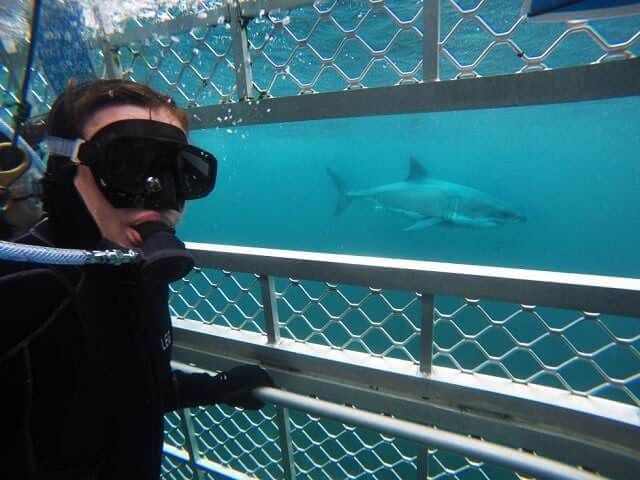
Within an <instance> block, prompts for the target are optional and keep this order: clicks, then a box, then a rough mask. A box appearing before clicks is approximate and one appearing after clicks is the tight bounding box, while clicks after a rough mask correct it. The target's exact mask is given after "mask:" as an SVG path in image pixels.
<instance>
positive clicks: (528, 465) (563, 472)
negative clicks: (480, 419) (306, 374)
mask: <svg viewBox="0 0 640 480" xmlns="http://www.w3.org/2000/svg"><path fill="white" fill-rule="evenodd" d="M253 394H254V395H255V396H256V397H257V398H258V399H260V400H262V401H263V402H265V403H272V404H275V405H279V406H282V407H286V408H291V409H295V410H300V411H303V412H307V413H310V414H313V415H317V416H319V417H321V418H330V419H333V420H337V421H339V422H342V423H346V424H348V425H355V426H358V427H362V428H365V429H368V430H373V431H376V432H379V433H382V434H385V435H389V436H392V437H396V438H403V439H405V440H409V441H411V442H415V443H418V444H420V445H427V446H429V447H431V448H434V447H435V448H442V449H444V450H447V451H449V452H453V453H458V454H460V455H464V456H465V457H471V458H478V459H480V460H482V461H486V462H490V463H492V464H496V465H501V466H504V467H507V468H511V469H513V470H515V471H516V472H518V473H524V474H529V475H533V476H534V477H536V478H549V479H558V480H560V479H564V480H595V479H598V478H602V477H599V476H597V475H594V474H592V473H588V472H585V471H583V470H579V469H577V468H575V467H571V466H568V465H565V464H563V463H560V462H556V461H553V460H549V459H546V458H541V457H538V456H535V455H533V454H530V453H526V452H522V451H519V450H516V449H513V448H508V447H504V446H502V445H497V444H493V443H490V442H487V441H483V440H478V439H475V438H470V437H467V436H465V435H460V434H456V433H451V432H446V431H443V430H439V429H436V428H433V427H427V426H424V425H418V424H416V423H412V422H407V421H404V420H399V419H397V418H390V417H385V416H383V415H379V414H375V413H371V412H366V411H363V410H360V409H356V408H351V407H345V406H342V405H336V404H334V403H331V402H327V401H324V400H318V399H314V398H309V397H306V396H304V395H298V394H295V393H291V392H286V391H284V390H279V389H277V388H272V387H261V388H257V389H256V390H254V392H253Z"/></svg>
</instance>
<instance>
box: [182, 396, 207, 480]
mask: <svg viewBox="0 0 640 480" xmlns="http://www.w3.org/2000/svg"><path fill="white" fill-rule="evenodd" d="M180 419H181V420H182V428H183V429H184V432H185V437H186V439H185V443H186V445H185V447H186V449H187V452H188V453H189V466H190V467H191V470H193V474H194V475H195V478H196V479H197V480H204V479H205V476H204V474H203V472H202V470H200V469H199V468H198V462H199V460H200V452H199V451H198V440H197V439H196V434H195V433H194V431H193V422H192V421H191V410H190V409H189V408H185V409H182V410H180Z"/></svg>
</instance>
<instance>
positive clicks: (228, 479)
mask: <svg viewBox="0 0 640 480" xmlns="http://www.w3.org/2000/svg"><path fill="white" fill-rule="evenodd" d="M163 451H164V453H165V455H169V456H170V457H173V458H175V459H177V460H180V461H182V462H189V461H190V458H189V452H187V451H185V450H180V449H179V448H176V447H174V446H173V445H168V444H166V443H165V444H164V446H163ZM193 464H194V465H195V466H196V467H197V468H199V469H201V470H204V471H205V472H207V474H208V475H209V478H212V479H214V480H256V479H255V478H254V477H250V476H248V475H245V474H243V473H242V472H238V471H236V470H232V469H231V468H227V467H224V466H222V465H218V464H217V463H214V462H211V461H209V460H206V459H203V458H200V459H198V460H197V461H195V462H193Z"/></svg>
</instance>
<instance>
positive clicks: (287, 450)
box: [276, 406, 296, 480]
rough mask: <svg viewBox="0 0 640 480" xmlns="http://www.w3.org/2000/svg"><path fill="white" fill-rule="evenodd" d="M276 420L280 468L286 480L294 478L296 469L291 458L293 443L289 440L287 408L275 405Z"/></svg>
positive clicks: (293, 479) (289, 428)
mask: <svg viewBox="0 0 640 480" xmlns="http://www.w3.org/2000/svg"><path fill="white" fill-rule="evenodd" d="M276 412H277V421H278V440H279V442H280V451H281V452H282V470H283V471H284V478H285V479H286V480H295V478H296V469H295V461H294V459H293V450H292V447H293V443H292V442H291V423H290V420H289V409H288V408H284V407H281V406H277V407H276Z"/></svg>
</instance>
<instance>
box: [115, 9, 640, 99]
mask: <svg viewBox="0 0 640 480" xmlns="http://www.w3.org/2000/svg"><path fill="white" fill-rule="evenodd" d="M424 8H425V7H423V2H422V1H413V0H386V1H384V0H380V1H368V0H349V1H336V0H321V1H317V2H315V3H314V4H313V5H309V6H302V7H298V8H295V9H292V10H290V11H286V10H274V11H269V12H267V11H265V12H261V13H262V14H261V15H260V16H258V17H257V18H255V19H252V20H250V21H249V22H248V23H247V36H248V41H249V55H250V57H251V61H252V73H253V82H254V87H255V88H256V90H257V94H256V96H258V97H263V96H269V97H280V96H290V95H298V94H305V93H319V92H331V91H340V90H347V89H354V88H370V87H382V86H391V85H400V84H405V83H416V82H421V81H422V79H423V72H422V55H423V29H424V25H423V23H424V21H423V9H424ZM440 8H441V11H440V41H439V45H438V49H439V72H440V74H439V78H440V79H441V80H449V79H454V78H464V77H477V76H487V75H501V74H509V73H520V72H527V71H533V70H541V69H554V68H561V67H568V66H575V65H583V64H589V63H600V62H604V61H609V60H613V59H625V58H632V57H634V56H636V55H637V54H638V52H639V51H640V41H639V39H640V15H635V16H629V17H626V18H623V19H613V20H597V21H591V22H586V21H584V22H571V23H565V22H555V23H533V22H528V21H527V20H526V18H525V17H523V16H522V15H521V12H520V8H521V3H520V2H501V1H498V0H494V1H491V0H481V1H480V0H458V1H455V0H442V1H441V2H440ZM230 43H231V34H230V30H229V24H224V22H221V24H220V25H214V26H211V27H209V28H206V29H199V30H194V31H192V32H188V33H183V34H177V35H173V36H172V37H164V38H162V37H158V38H152V39H149V40H148V41H147V42H145V43H144V44H142V45H138V44H136V45H128V46H124V47H123V48H121V50H120V51H121V61H122V64H123V67H124V68H125V70H126V71H127V72H128V73H129V75H130V76H131V78H133V79H135V80H136V81H144V82H147V83H151V84H152V86H154V87H155V88H157V89H159V90H160V91H162V92H165V93H169V94H174V95H175V96H176V97H177V99H178V101H179V102H180V103H181V104H182V105H186V106H201V105H211V104H215V103H225V102H229V101H237V98H238V96H237V92H236V91H235V62H234V59H233V55H232V52H231V50H230Z"/></svg>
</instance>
